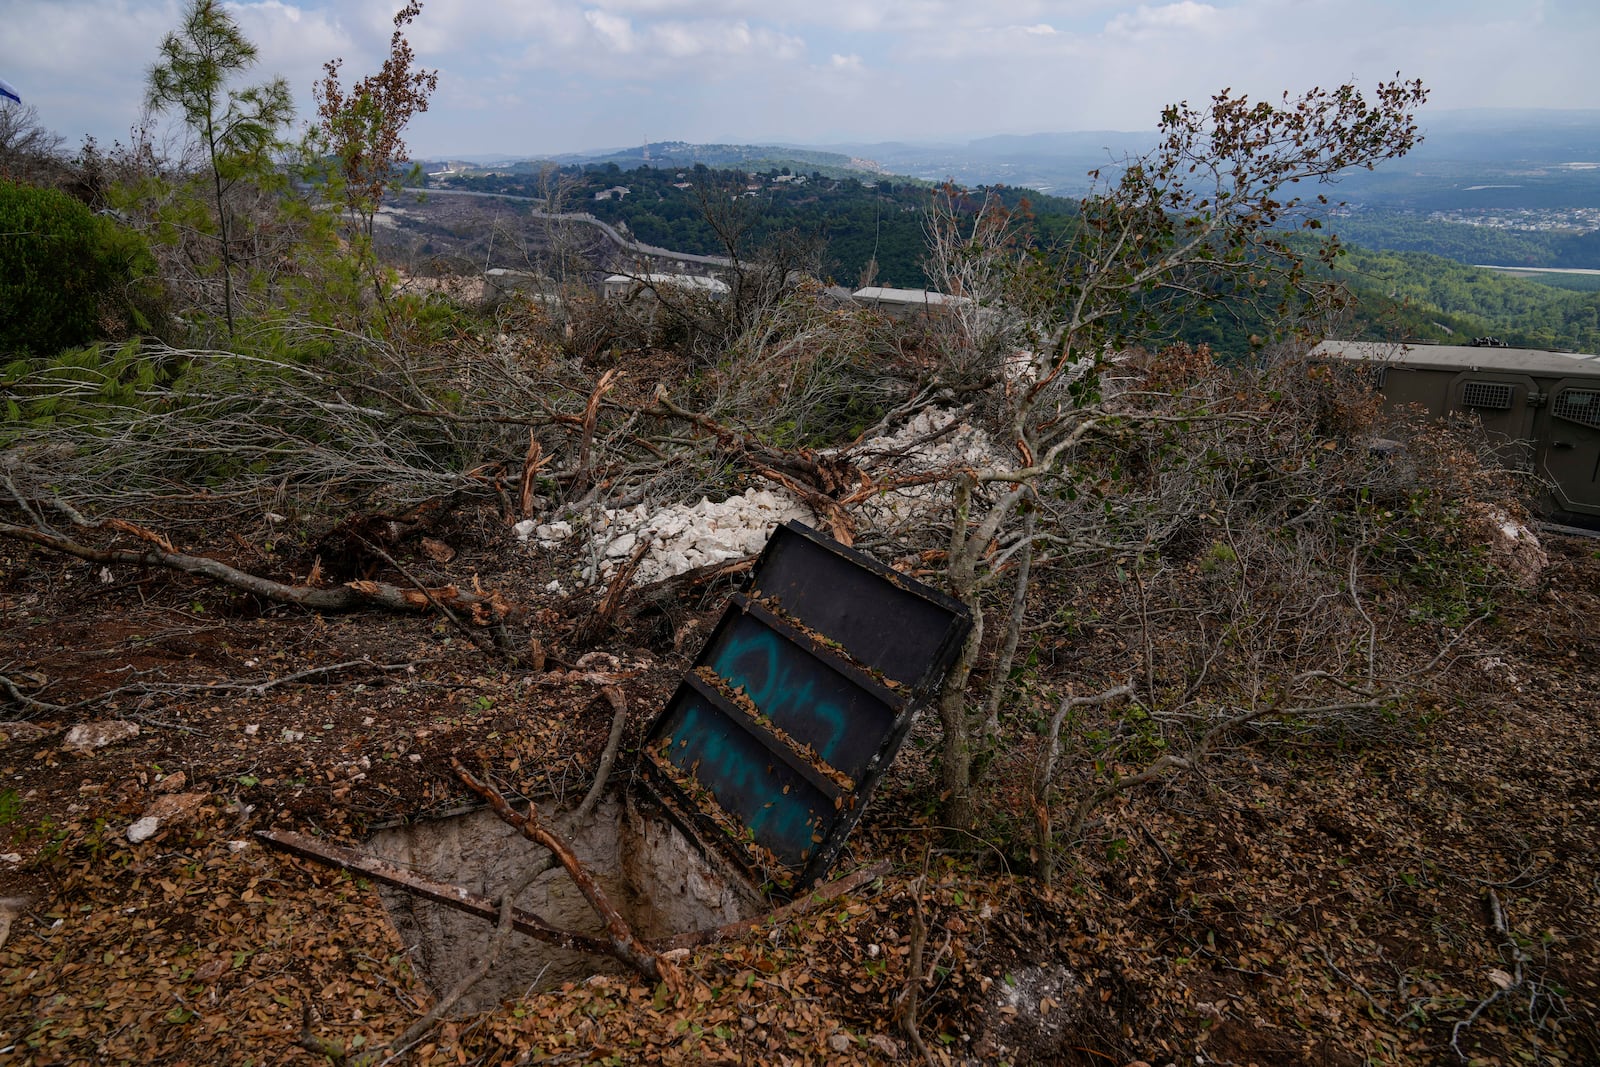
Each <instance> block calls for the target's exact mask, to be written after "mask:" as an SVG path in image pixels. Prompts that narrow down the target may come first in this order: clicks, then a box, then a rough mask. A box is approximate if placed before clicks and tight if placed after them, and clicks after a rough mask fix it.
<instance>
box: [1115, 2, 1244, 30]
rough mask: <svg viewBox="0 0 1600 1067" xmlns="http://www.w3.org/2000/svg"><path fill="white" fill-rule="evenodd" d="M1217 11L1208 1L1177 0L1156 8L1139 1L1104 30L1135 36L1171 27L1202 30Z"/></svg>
mask: <svg viewBox="0 0 1600 1067" xmlns="http://www.w3.org/2000/svg"><path fill="white" fill-rule="evenodd" d="M1219 14H1221V13H1220V12H1219V11H1218V10H1217V9H1216V8H1214V7H1212V6H1211V5H1210V4H1200V3H1196V2H1195V0H1178V2H1177V3H1175V4H1164V5H1162V6H1160V7H1148V6H1146V5H1144V4H1140V5H1139V7H1138V8H1137V9H1136V10H1134V11H1131V12H1124V13H1122V14H1120V15H1117V16H1116V17H1115V18H1113V19H1112V20H1111V21H1110V22H1108V23H1106V32H1107V33H1109V34H1123V35H1127V36H1132V37H1137V36H1143V35H1146V34H1151V33H1167V32H1171V31H1174V30H1176V31H1195V30H1204V29H1208V28H1210V27H1211V26H1213V25H1214V24H1215V23H1216V20H1217V17H1218V15H1219Z"/></svg>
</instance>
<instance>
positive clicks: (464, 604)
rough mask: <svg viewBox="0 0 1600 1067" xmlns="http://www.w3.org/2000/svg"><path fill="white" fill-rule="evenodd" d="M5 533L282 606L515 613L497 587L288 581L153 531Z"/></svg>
mask: <svg viewBox="0 0 1600 1067" xmlns="http://www.w3.org/2000/svg"><path fill="white" fill-rule="evenodd" d="M0 536H4V537H11V538H15V539H17V540H19V541H26V542H28V543H30V544H35V545H38V546H39V547H41V548H46V549H49V550H50V551H52V552H59V553H61V554H62V555H67V556H75V557H77V558H78V559H82V560H87V561H89V562H90V563H102V564H113V563H115V564H126V565H132V566H140V567H148V566H152V565H154V566H160V567H166V568H168V569H170V570H175V571H181V572H182V573H184V574H194V575H198V576H200V577H202V578H210V579H211V580H213V581H217V582H221V583H222V584H224V585H227V586H231V587H233V588H234V589H241V590H243V591H244V592H247V593H253V594H255V595H256V596H259V597H262V598H264V599H266V600H272V601H276V602H277V603H280V604H297V605H299V606H301V607H304V608H309V609H310V610H312V611H321V612H327V613H330V614H332V613H338V612H345V611H365V610H369V609H372V608H382V609H385V610H387V611H399V612H422V611H427V610H428V609H429V608H431V607H432V606H433V605H434V603H435V601H437V602H438V603H439V604H444V605H448V606H450V607H452V608H455V609H457V610H459V611H462V612H464V613H465V614H467V615H469V616H471V618H472V620H473V621H474V622H476V623H477V624H479V625H480V626H485V625H488V624H489V623H491V622H494V621H496V620H498V619H503V618H505V617H506V616H507V615H509V614H511V611H512V608H511V605H510V604H509V603H508V602H507V601H506V600H505V599H503V598H502V597H501V596H500V593H499V591H498V590H489V591H488V592H482V591H472V590H466V589H462V588H460V587H458V586H455V585H447V586H442V587H440V588H437V589H427V590H419V589H407V588H402V587H401V586H398V585H391V584H389V583H388V582H368V581H362V582H348V583H346V584H345V585H341V586H334V587H331V588H327V589H322V588H317V587H315V586H310V585H288V584H286V583H284V582H275V581H273V580H272V579H270V578H262V577H260V576H258V575H254V574H251V573H249V572H248V571H242V570H239V569H238V568H237V567H231V566H229V565H228V564H226V563H223V562H222V561H220V560H215V559H211V558H209V557H207V556H192V555H189V554H188V553H186V552H178V551H176V550H175V549H172V548H171V547H170V546H168V545H167V544H166V543H165V542H164V541H162V540H161V539H160V538H158V537H155V536H153V535H152V536H148V537H145V538H144V541H145V544H144V547H142V548H95V547H93V546H92V545H85V544H80V543H78V542H76V541H71V540H68V539H67V538H65V537H61V536H60V535H58V534H53V533H46V532H44V531H43V530H35V529H33V528H31V527H27V526H15V525H12V524H11V523H0Z"/></svg>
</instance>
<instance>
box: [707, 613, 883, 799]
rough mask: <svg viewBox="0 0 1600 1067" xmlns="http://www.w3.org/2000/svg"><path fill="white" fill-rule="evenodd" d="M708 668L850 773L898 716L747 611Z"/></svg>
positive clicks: (859, 768)
mask: <svg viewBox="0 0 1600 1067" xmlns="http://www.w3.org/2000/svg"><path fill="white" fill-rule="evenodd" d="M710 666H711V669H712V670H714V671H715V672H716V673H717V674H718V675H720V676H721V677H722V678H724V679H726V680H727V681H728V683H729V684H730V685H732V686H733V687H734V688H736V689H743V690H744V692H745V695H746V696H748V697H749V698H750V700H751V701H752V702H753V703H754V704H755V706H756V708H757V710H759V711H760V712H761V713H762V714H763V715H766V716H767V717H768V718H770V719H771V720H772V721H773V722H774V723H776V724H777V725H778V727H779V728H780V729H782V730H783V731H784V732H785V733H787V734H788V735H789V736H791V737H793V738H794V739H795V740H797V741H799V742H800V743H801V744H805V745H810V746H811V747H812V748H813V749H815V750H816V752H817V754H818V755H819V756H821V757H822V758H823V759H824V760H826V761H827V762H828V765H829V766H832V767H836V768H838V769H839V770H841V771H843V772H845V773H846V774H849V775H851V776H853V777H858V776H859V775H860V774H861V773H862V771H864V770H865V769H866V766H867V763H868V761H870V760H871V758H872V756H873V754H874V753H875V752H876V751H877V749H878V746H879V745H880V744H881V743H882V740H883V736H884V734H885V733H887V732H888V730H889V727H890V725H891V723H892V720H893V713H892V712H890V711H889V709H887V708H885V707H884V706H883V705H881V704H879V703H878V702H877V701H875V700H873V699H871V698H870V697H869V696H868V695H867V694H865V693H863V692H862V691H861V690H860V689H857V688H856V687H855V686H854V685H852V684H851V683H850V682H849V681H847V680H846V679H845V678H843V677H842V676H840V675H839V674H836V673H835V672H834V671H832V670H830V669H829V668H828V667H827V666H826V665H825V664H823V663H822V662H820V661H819V660H817V659H816V658H815V657H813V656H811V655H810V654H808V653H807V652H805V651H804V650H802V649H800V648H799V647H797V646H796V645H794V644H792V643H790V642H789V641H787V640H785V639H784V638H783V637H782V636H780V635H779V634H778V633H777V632H775V631H773V630H770V629H768V628H767V627H765V626H764V625H762V624H761V623H759V622H757V621H756V620H754V619H752V618H751V617H749V616H741V617H740V618H739V619H738V620H737V621H736V622H735V623H734V625H733V626H731V627H729V628H728V630H727V631H726V632H725V633H724V635H723V637H722V638H721V640H719V642H718V646H717V648H716V649H715V650H714V652H713V654H712V656H711V661H710Z"/></svg>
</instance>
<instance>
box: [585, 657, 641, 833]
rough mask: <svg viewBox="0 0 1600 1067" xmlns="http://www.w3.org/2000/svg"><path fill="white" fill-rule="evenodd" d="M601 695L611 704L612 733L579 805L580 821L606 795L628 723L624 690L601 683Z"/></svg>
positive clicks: (589, 813)
mask: <svg viewBox="0 0 1600 1067" xmlns="http://www.w3.org/2000/svg"><path fill="white" fill-rule="evenodd" d="M600 695H601V696H603V697H605V698H606V702H607V703H609V704H610V705H611V733H610V734H609V735H608V736H607V737H606V747H605V750H604V751H603V752H601V753H600V763H599V765H597V766H596V767H595V771H594V782H593V783H592V784H590V786H589V792H588V793H586V794H585V795H584V798H583V803H581V804H579V805H578V813H577V816H576V818H577V821H578V822H580V823H581V822H583V821H584V820H585V819H587V818H588V817H589V816H590V815H592V814H594V809H595V806H596V805H597V804H599V803H600V798H601V797H602V796H604V795H605V791H606V784H607V782H609V781H610V779H611V768H613V767H615V766H616V765H617V752H618V750H619V749H621V748H622V733H623V731H624V730H625V729H626V728H627V725H628V702H627V700H625V699H624V698H623V696H622V690H621V689H618V688H617V687H616V686H614V685H609V684H607V685H601V686H600Z"/></svg>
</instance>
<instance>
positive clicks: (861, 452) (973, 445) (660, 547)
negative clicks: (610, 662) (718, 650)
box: [514, 410, 1005, 592]
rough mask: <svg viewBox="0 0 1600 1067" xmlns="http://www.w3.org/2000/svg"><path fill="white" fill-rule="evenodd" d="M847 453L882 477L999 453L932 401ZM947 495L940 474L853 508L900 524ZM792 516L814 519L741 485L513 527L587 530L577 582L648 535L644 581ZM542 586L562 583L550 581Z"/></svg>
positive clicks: (531, 534) (615, 563)
mask: <svg viewBox="0 0 1600 1067" xmlns="http://www.w3.org/2000/svg"><path fill="white" fill-rule="evenodd" d="M849 456H850V458H851V459H852V460H853V461H854V462H855V463H856V464H857V465H858V466H860V467H861V468H862V469H863V470H865V471H867V472H868V473H869V474H871V475H872V476H873V477H874V478H876V479H879V480H880V481H883V482H885V483H892V482H893V480H894V479H896V478H911V477H917V476H928V475H938V474H941V473H943V472H954V471H956V470H959V469H961V468H963V467H974V466H976V467H981V466H988V465H993V464H996V463H1002V462H1005V459H1004V457H1003V456H1002V455H1001V454H1000V453H999V452H998V450H996V448H995V447H994V445H993V443H992V442H991V441H990V440H989V437H988V435H987V434H985V433H984V432H983V431H982V430H980V429H978V428H976V427H974V426H972V425H971V424H969V423H966V422H960V421H958V420H957V418H956V416H955V415H954V414H952V413H950V412H946V411H936V410H929V411H924V412H921V413H920V414H918V415H917V416H916V417H914V418H913V419H911V420H910V421H908V422H907V423H906V424H905V425H903V426H901V427H900V428H899V429H897V430H896V431H895V432H894V433H892V434H889V435H886V436H881V437H873V438H869V439H867V440H865V441H862V442H859V443H858V444H856V445H855V446H853V447H852V448H851V449H850V450H849ZM949 495H950V490H949V485H948V481H947V480H946V479H943V478H938V479H935V480H933V481H930V482H924V483H921V484H913V485H905V486H900V487H897V488H890V489H886V490H885V491H884V492H882V493H879V494H876V495H874V496H873V497H871V498H869V499H868V500H866V501H863V502H862V503H861V504H859V505H858V506H857V507H856V508H855V509H854V511H853V514H854V516H855V517H856V519H857V521H858V522H859V523H861V525H862V526H864V527H871V526H889V525H898V524H900V523H904V522H907V521H911V520H914V519H917V518H919V517H921V516H922V514H923V513H924V512H928V511H930V510H931V509H934V508H937V507H938V506H939V505H940V504H942V503H944V502H945V501H947V500H948V499H949ZM930 517H931V516H930ZM790 519H799V520H800V521H801V522H804V523H808V524H811V525H813V526H815V525H817V524H818V521H819V517H818V516H817V515H816V513H815V512H814V511H813V510H812V509H811V508H810V507H809V506H807V505H806V504H804V503H802V502H801V501H799V500H797V499H795V497H793V496H792V495H790V494H789V493H788V492H786V491H784V490H782V489H748V490H746V491H745V492H743V493H740V494H738V495H737V496H731V497H728V498H727V499H726V500H723V501H720V502H713V501H711V500H710V499H709V498H706V497H702V498H701V499H700V501H699V503H696V504H671V505H668V506H666V507H654V506H651V505H647V504H639V505H636V506H634V507H631V508H608V509H603V510H601V511H599V512H598V513H597V515H596V517H595V519H594V521H593V523H592V525H591V524H590V523H589V522H586V521H584V517H583V516H579V517H577V519H576V521H559V522H549V523H538V522H534V521H532V520H529V521H525V522H520V523H518V524H517V525H516V527H515V528H514V529H515V532H516V534H517V536H518V538H520V539H521V540H522V541H523V542H524V543H526V544H530V545H533V546H535V547H537V548H540V549H545V550H549V549H553V548H555V547H556V546H558V545H561V544H563V543H564V542H566V541H568V540H569V539H570V538H572V537H574V536H581V535H582V534H583V533H584V532H585V531H587V532H588V533H589V536H590V537H591V538H592V542H593V543H592V545H591V548H592V550H593V551H592V554H591V563H590V564H589V565H588V566H586V567H585V569H584V571H583V573H582V575H581V581H582V583H583V584H585V585H589V584H593V583H595V582H596V581H604V580H605V579H607V578H609V577H610V576H611V575H612V574H613V573H615V571H616V568H617V567H619V566H621V565H622V564H623V563H625V562H626V561H627V560H628V559H629V558H630V557H631V556H632V555H633V553H634V552H635V550H636V549H638V547H639V544H640V542H641V540H647V541H648V544H649V547H648V548H647V549H645V552H644V555H643V557H642V558H641V559H640V561H639V568H638V570H637V571H636V572H635V573H634V577H633V580H634V582H635V583H638V584H641V585H642V584H648V583H650V582H655V581H660V580H661V579H663V578H670V577H672V576H673V575H675V574H682V573H683V572H685V571H689V570H693V569H694V568H696V567H705V566H709V565H711V564H714V563H721V562H724V561H726V560H730V559H738V558H740V557H743V556H748V555H754V554H755V553H757V552H760V551H761V549H762V548H763V547H764V546H765V545H766V543H767V538H768V537H770V536H771V535H772V531H773V530H774V529H775V528H777V526H778V525H779V524H780V523H784V522H787V521H788V520H790ZM595 559H597V560H598V564H599V566H598V569H596V567H595V564H594V562H593V560H595ZM550 591H551V592H562V591H563V590H562V589H561V588H560V586H559V585H558V584H557V583H552V585H551V587H550Z"/></svg>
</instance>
